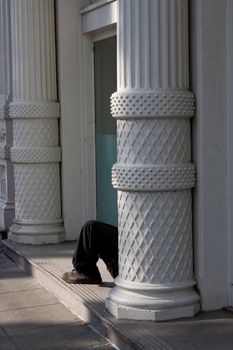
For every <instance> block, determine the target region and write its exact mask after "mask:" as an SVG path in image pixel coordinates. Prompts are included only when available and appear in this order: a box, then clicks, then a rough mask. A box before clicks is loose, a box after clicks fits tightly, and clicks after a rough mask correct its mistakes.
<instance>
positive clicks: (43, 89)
mask: <svg viewBox="0 0 233 350" xmlns="http://www.w3.org/2000/svg"><path fill="white" fill-rule="evenodd" d="M11 38H12V62H13V67H12V78H13V79H12V80H13V87H12V89H13V101H12V103H10V106H9V114H10V117H11V118H12V119H13V147H12V149H11V160H12V162H13V163H14V176H15V224H14V225H13V226H12V227H11V236H12V239H14V240H16V241H18V242H24V243H31V244H41V243H56V242H59V241H61V240H63V238H64V232H63V226H62V220H61V203H60V175H59V162H60V148H59V144H58V118H59V104H58V103H57V86H56V58H55V24H54V1H53V0H11Z"/></svg>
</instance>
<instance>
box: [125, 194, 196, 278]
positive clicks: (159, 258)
mask: <svg viewBox="0 0 233 350" xmlns="http://www.w3.org/2000/svg"><path fill="white" fill-rule="evenodd" d="M118 194H119V234H120V237H119V251H120V252H121V254H120V255H119V268H120V276H121V278H123V279H125V280H127V281H135V282H142V283H155V284H156V283H166V282H169V283H172V282H178V281H184V280H190V279H191V278H192V221H191V193H190V191H178V192H155V193H149V192H148V193H146V192H144V193H141V192H123V191H122V192H121V191H119V192H118Z"/></svg>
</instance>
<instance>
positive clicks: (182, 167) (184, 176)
mask: <svg viewBox="0 0 233 350" xmlns="http://www.w3.org/2000/svg"><path fill="white" fill-rule="evenodd" d="M112 185H113V187H114V188H116V189H118V190H125V191H163V190H165V191H169V190H182V189H188V188H192V187H194V185H195V167H194V165H193V164H192V163H186V164H172V165H166V166H163V165H159V166H150V167H136V166H125V165H121V164H114V165H113V167H112Z"/></svg>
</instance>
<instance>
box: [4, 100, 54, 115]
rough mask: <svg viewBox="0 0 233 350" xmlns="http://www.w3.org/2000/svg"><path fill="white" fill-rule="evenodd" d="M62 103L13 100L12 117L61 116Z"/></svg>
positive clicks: (10, 110) (11, 106)
mask: <svg viewBox="0 0 233 350" xmlns="http://www.w3.org/2000/svg"><path fill="white" fill-rule="evenodd" d="M59 115H60V105H59V103H56V102H47V103H46V102H28V103H27V102H12V103H10V105H9V116H10V117H11V118H59Z"/></svg>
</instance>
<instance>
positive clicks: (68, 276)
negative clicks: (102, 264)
mask: <svg viewBox="0 0 233 350" xmlns="http://www.w3.org/2000/svg"><path fill="white" fill-rule="evenodd" d="M62 279H63V281H65V282H67V283H74V284H100V283H101V282H102V279H101V277H100V275H85V274H84V273H81V272H78V271H76V270H72V271H70V272H65V273H64V274H63V276H62Z"/></svg>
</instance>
